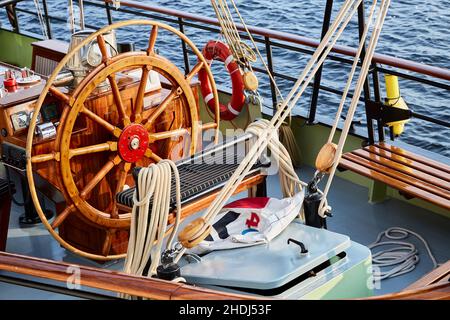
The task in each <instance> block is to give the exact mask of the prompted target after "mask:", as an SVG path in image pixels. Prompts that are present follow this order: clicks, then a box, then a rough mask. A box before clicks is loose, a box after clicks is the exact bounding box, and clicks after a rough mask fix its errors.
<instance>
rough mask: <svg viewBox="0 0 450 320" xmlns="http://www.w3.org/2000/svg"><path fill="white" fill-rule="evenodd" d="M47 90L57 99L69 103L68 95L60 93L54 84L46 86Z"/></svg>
mask: <svg viewBox="0 0 450 320" xmlns="http://www.w3.org/2000/svg"><path fill="white" fill-rule="evenodd" d="M48 91H50V93H51V94H52V95H53V96H54V97H55V98H57V99H58V100H60V101H62V102H64V103H65V104H68V105H70V97H69V96H68V95H67V94H65V93H62V92H61V91H60V90H59V89H58V88H56V87H55V86H51V87H50V88H48Z"/></svg>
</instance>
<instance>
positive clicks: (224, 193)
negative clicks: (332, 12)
mask: <svg viewBox="0 0 450 320" xmlns="http://www.w3.org/2000/svg"><path fill="white" fill-rule="evenodd" d="M361 3H362V0H347V1H345V2H344V4H343V5H342V7H341V9H340V10H339V12H338V13H337V16H336V18H335V20H334V22H333V23H332V25H331V27H330V29H329V30H328V32H327V33H326V35H325V36H324V38H323V40H322V41H321V43H320V44H319V46H318V48H317V49H316V51H315V52H314V54H313V55H312V57H311V59H310V61H309V62H308V64H307V65H306V67H305V68H304V70H303V72H302V73H301V75H300V76H299V78H298V80H297V82H296V83H295V85H294V87H293V89H292V90H291V92H290V93H289V95H288V96H287V98H286V100H284V102H283V103H282V105H281V106H280V108H279V110H277V112H276V113H275V115H274V116H273V118H272V120H271V121H270V122H269V125H268V126H267V128H265V129H264V130H263V131H262V133H261V134H260V135H259V138H258V140H257V141H256V142H255V143H254V144H253V146H252V147H251V149H250V150H249V152H248V154H247V155H246V157H245V158H244V160H243V161H242V163H241V164H240V165H239V167H238V168H237V170H236V171H235V172H234V174H233V175H232V176H231V178H230V179H229V181H228V183H227V184H226V185H225V187H224V188H223V189H222V190H221V192H220V193H219V195H218V196H217V197H216V198H215V199H214V201H213V202H212V203H211V205H210V207H209V208H208V209H207V211H206V212H205V214H204V215H203V218H202V219H203V220H204V222H202V223H199V224H198V227H197V230H196V232H191V234H193V237H194V238H196V239H197V240H198V239H199V238H200V237H202V236H203V235H204V234H206V231H207V228H208V227H209V226H210V225H211V223H212V222H213V220H214V218H215V217H216V216H217V214H218V213H219V212H220V210H221V209H222V208H223V206H224V205H225V203H226V201H227V200H228V199H229V198H230V196H231V195H232V194H233V193H234V191H235V190H236V188H237V187H238V186H239V184H240V183H241V182H242V181H243V179H244V177H245V176H246V174H247V173H248V172H249V171H250V169H251V167H252V166H253V165H254V163H255V162H256V161H257V159H258V158H259V157H260V155H261V154H262V153H263V152H264V150H265V149H266V147H267V146H268V144H269V143H270V141H272V139H273V138H274V137H275V136H276V134H277V131H278V129H279V128H280V126H281V125H282V123H283V122H284V121H285V119H286V118H287V117H288V116H289V114H290V112H291V111H292V109H293V108H294V106H295V105H296V103H297V102H298V100H299V99H300V98H301V97H302V95H303V93H304V92H305V90H306V88H307V87H308V85H309V84H310V83H311V81H312V79H313V78H314V76H315V74H316V72H317V70H318V69H319V68H320V66H321V65H322V64H323V62H324V61H325V59H326V58H327V56H328V54H329V53H330V52H331V49H332V48H333V46H334V45H335V44H336V42H337V40H338V39H339V38H340V36H341V35H342V33H343V32H344V30H345V28H346V27H347V25H348V23H349V22H350V20H351V18H352V17H353V16H354V15H355V13H356V12H357V9H358V6H359V5H360V4H361ZM389 4H390V1H389V0H382V6H381V8H382V9H383V10H380V11H381V12H382V14H380V15H379V17H378V18H377V21H378V22H379V23H378V24H377V26H378V27H377V28H375V32H374V35H373V36H372V39H371V43H370V45H369V49H368V51H367V55H366V57H365V59H364V62H363V65H362V67H361V74H360V79H359V81H358V84H361V83H362V84H363V83H364V82H365V79H366V77H367V74H368V70H369V66H370V62H371V60H372V57H373V54H374V51H375V44H376V42H377V41H378V38H379V33H380V30H381V25H382V22H384V18H385V16H386V14H387V8H388V7H389ZM359 57H360V56H356V57H355V60H358V59H359ZM362 84H361V85H360V86H358V87H357V90H355V95H354V99H353V101H356V102H357V101H358V100H359V97H360V95H361V92H362ZM359 87H361V88H359ZM355 107H356V103H355ZM351 118H352V117H348V118H347V120H351ZM344 142H345V140H344V141H342V142H340V145H342V146H343V143H344ZM339 148H340V146H339ZM324 198H325V197H324ZM322 203H325V201H323V202H322ZM183 232H184V231H182V233H183Z"/></svg>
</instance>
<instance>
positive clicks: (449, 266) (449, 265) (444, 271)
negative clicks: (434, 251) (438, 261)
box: [406, 260, 450, 290]
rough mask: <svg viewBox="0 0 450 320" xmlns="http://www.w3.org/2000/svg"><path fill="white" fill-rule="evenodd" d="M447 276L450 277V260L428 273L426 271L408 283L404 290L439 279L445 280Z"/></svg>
mask: <svg viewBox="0 0 450 320" xmlns="http://www.w3.org/2000/svg"><path fill="white" fill-rule="evenodd" d="M448 277H450V260H449V261H447V262H446V263H444V264H443V265H441V266H440V267H438V268H436V269H434V270H433V271H431V272H430V273H427V274H426V275H425V276H423V277H422V278H420V279H419V280H417V281H416V282H414V283H412V284H410V285H409V286H408V287H407V288H406V290H409V289H418V288H422V287H425V286H428V285H431V284H435V283H440V282H441V280H447V279H448ZM447 281H448V280H447Z"/></svg>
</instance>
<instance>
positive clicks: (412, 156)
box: [377, 142, 450, 173]
mask: <svg viewBox="0 0 450 320" xmlns="http://www.w3.org/2000/svg"><path fill="white" fill-rule="evenodd" d="M377 146H379V147H380V148H383V149H385V150H387V151H390V152H392V153H396V154H398V155H400V156H403V157H406V158H410V159H412V160H415V161H418V162H422V163H423V164H425V165H427V166H431V167H434V168H436V169H439V170H441V171H444V172H447V173H450V166H448V165H446V164H444V163H440V162H438V161H435V160H432V159H428V158H426V157H424V156H420V155H418V154H415V153H412V152H409V151H406V150H404V149H401V148H399V147H394V146H391V145H389V144H387V143H385V142H380V143H378V144H377Z"/></svg>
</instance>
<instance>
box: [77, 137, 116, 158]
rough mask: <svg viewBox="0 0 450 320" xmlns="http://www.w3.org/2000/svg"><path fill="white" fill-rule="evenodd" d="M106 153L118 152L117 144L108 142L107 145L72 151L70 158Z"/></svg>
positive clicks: (96, 145) (102, 144) (101, 144)
mask: <svg viewBox="0 0 450 320" xmlns="http://www.w3.org/2000/svg"><path fill="white" fill-rule="evenodd" d="M104 151H117V142H115V141H107V142H105V143H100V144H94V145H91V146H86V147H81V148H77V149H70V150H69V158H72V157H76V156H82V155H86V154H92V153H98V152H104Z"/></svg>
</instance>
